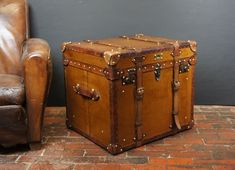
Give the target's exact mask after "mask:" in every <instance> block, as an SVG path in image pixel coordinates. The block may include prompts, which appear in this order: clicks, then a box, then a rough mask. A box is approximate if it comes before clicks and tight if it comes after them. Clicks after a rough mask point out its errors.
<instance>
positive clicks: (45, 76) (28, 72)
mask: <svg viewBox="0 0 235 170" xmlns="http://www.w3.org/2000/svg"><path fill="white" fill-rule="evenodd" d="M23 49H24V52H23V56H22V63H23V65H24V69H23V71H24V74H23V75H24V80H25V89H26V104H27V105H26V110H27V114H28V123H29V124H28V127H29V129H28V140H29V141H30V142H36V141H39V140H40V139H41V136H42V133H41V126H42V120H43V112H44V107H45V104H46V98H47V94H48V89H49V86H50V80H51V68H52V67H51V61H50V48H49V45H48V44H47V42H46V41H44V40H41V39H35V38H34V39H29V40H27V41H26V43H25V45H24V48H23ZM38 120H41V121H38Z"/></svg>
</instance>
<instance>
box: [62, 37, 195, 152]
mask: <svg viewBox="0 0 235 170" xmlns="http://www.w3.org/2000/svg"><path fill="white" fill-rule="evenodd" d="M62 52H63V54H64V60H63V62H64V73H65V86H66V100H67V126H68V127H69V128H71V129H73V130H75V131H76V132H78V133H80V134H81V135H83V136H85V137H87V138H89V139H90V140H92V141H93V142H95V143H96V144H98V145H100V146H101V147H103V148H104V149H106V150H107V151H109V152H110V153H111V154H118V153H121V152H123V151H126V150H128V149H131V148H135V147H138V146H141V145H143V144H146V143H149V142H151V141H154V140H157V139H160V138H163V137H166V136H169V135H173V134H175V133H178V132H181V131H183V130H186V129H190V128H191V127H192V126H193V99H194V70H195V64H196V42H195V41H178V40H171V39H166V38H161V37H154V36H145V35H143V34H137V35H134V36H120V37H116V38H110V39H104V40H95V41H90V40H85V41H82V42H66V43H64V44H63V45H62Z"/></svg>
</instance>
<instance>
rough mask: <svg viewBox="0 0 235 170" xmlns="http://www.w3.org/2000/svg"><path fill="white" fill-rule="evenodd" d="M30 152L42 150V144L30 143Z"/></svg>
mask: <svg viewBox="0 0 235 170" xmlns="http://www.w3.org/2000/svg"><path fill="white" fill-rule="evenodd" d="M29 147H30V150H32V151H35V150H40V149H41V147H42V144H41V143H40V142H38V143H30V144H29Z"/></svg>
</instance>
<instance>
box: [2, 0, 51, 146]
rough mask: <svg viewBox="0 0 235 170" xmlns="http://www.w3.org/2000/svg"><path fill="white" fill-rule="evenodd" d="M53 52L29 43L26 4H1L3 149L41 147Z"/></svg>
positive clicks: (8, 0) (19, 0)
mask: <svg viewBox="0 0 235 170" xmlns="http://www.w3.org/2000/svg"><path fill="white" fill-rule="evenodd" d="M50 79H51V62H50V48H49V46H48V44H47V42H45V41H44V40H42V39H36V38H35V39H34V38H33V39H30V38H29V28H28V6H27V2H26V0H0V145H2V146H5V147H9V146H13V145H16V144H26V143H29V144H30V147H31V148H34V149H35V147H37V148H38V146H40V145H39V144H40V141H41V137H42V122H43V112H44V107H45V101H46V97H47V94H48V89H49V85H50Z"/></svg>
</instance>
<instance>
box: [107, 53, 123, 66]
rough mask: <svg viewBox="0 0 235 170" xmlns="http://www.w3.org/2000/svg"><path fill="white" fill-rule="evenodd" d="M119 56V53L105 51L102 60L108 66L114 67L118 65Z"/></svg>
mask: <svg viewBox="0 0 235 170" xmlns="http://www.w3.org/2000/svg"><path fill="white" fill-rule="evenodd" d="M120 57H121V55H120V52H119V51H114V50H112V51H105V52H104V60H105V62H106V63H107V64H108V65H110V66H114V65H116V64H117V63H118V61H119V59H120Z"/></svg>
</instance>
